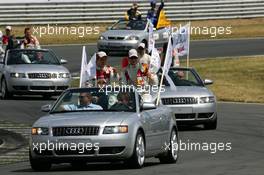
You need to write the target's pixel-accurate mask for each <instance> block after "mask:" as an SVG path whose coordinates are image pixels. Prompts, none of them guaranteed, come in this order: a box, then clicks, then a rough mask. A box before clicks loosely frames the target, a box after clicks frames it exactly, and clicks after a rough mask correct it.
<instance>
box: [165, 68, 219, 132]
mask: <svg viewBox="0 0 264 175" xmlns="http://www.w3.org/2000/svg"><path fill="white" fill-rule="evenodd" d="M169 82H171V83H169ZM211 84H213V81H211V80H209V79H205V80H202V79H201V77H200V76H199V74H198V73H197V72H196V71H195V69H193V68H171V69H170V70H169V73H168V77H167V78H165V80H164V85H165V91H164V92H163V93H162V94H161V97H162V103H163V104H164V105H166V106H168V107H170V108H171V109H172V110H173V112H174V115H175V118H176V120H177V123H178V124H181V125H200V124H202V125H204V128H205V129H216V128H217V110H216V108H217V106H216V97H215V95H214V94H213V92H212V91H210V90H209V89H208V88H207V87H206V85H211Z"/></svg>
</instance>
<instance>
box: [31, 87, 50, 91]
mask: <svg viewBox="0 0 264 175" xmlns="http://www.w3.org/2000/svg"><path fill="white" fill-rule="evenodd" d="M29 88H30V90H34V91H49V90H53V91H54V90H55V86H30V87H29Z"/></svg>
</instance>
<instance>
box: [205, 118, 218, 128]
mask: <svg viewBox="0 0 264 175" xmlns="http://www.w3.org/2000/svg"><path fill="white" fill-rule="evenodd" d="M216 128H217V117H216V118H215V119H214V120H213V121H211V122H208V123H204V129H205V130H215V129H216Z"/></svg>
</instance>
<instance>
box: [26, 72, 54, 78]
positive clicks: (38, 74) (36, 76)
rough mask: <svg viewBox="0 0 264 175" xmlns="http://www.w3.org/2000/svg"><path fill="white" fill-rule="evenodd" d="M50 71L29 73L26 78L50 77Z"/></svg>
mask: <svg viewBox="0 0 264 175" xmlns="http://www.w3.org/2000/svg"><path fill="white" fill-rule="evenodd" d="M52 76H53V75H52V74H51V73H29V74H28V78H30V79H51V78H52Z"/></svg>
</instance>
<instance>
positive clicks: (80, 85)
mask: <svg viewBox="0 0 264 175" xmlns="http://www.w3.org/2000/svg"><path fill="white" fill-rule="evenodd" d="M84 52H85V46H83V50H82V64H81V72H80V84H79V87H80V88H81V87H82V82H83V75H82V74H83V68H84V66H83V64H84V60H83V59H84Z"/></svg>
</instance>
